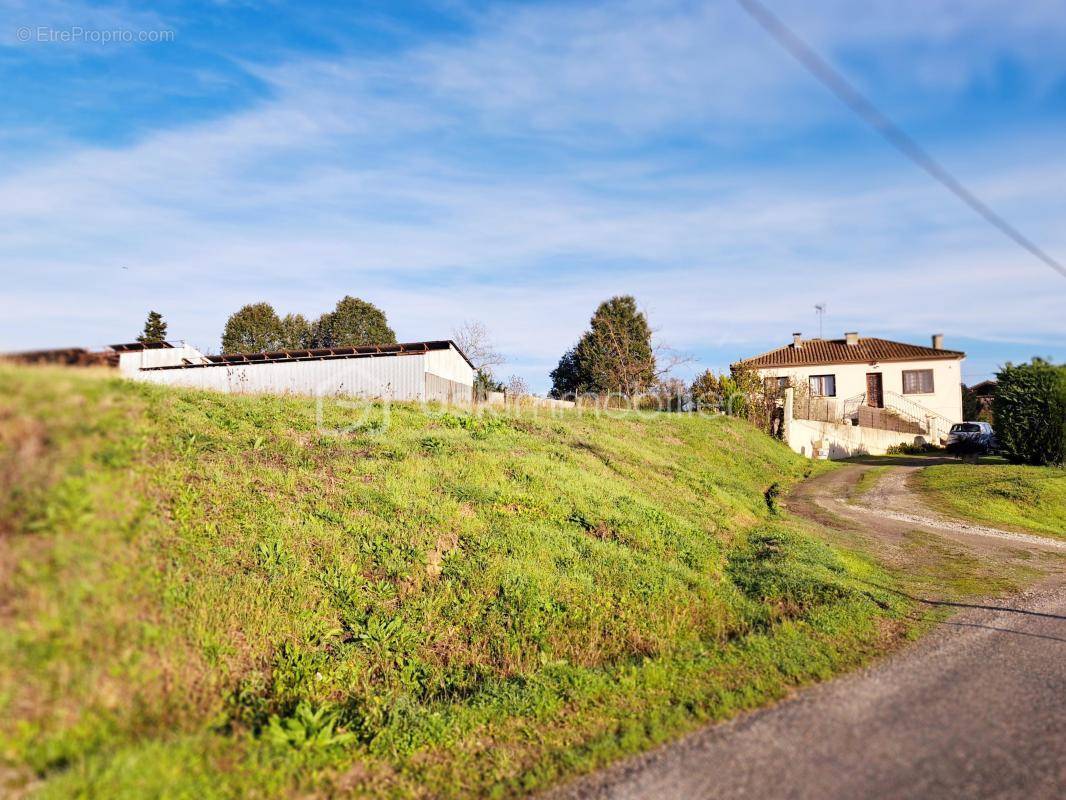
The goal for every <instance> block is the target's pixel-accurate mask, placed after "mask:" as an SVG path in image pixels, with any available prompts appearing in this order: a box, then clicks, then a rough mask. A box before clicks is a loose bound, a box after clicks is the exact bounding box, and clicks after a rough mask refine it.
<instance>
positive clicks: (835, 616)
mask: <svg viewBox="0 0 1066 800" xmlns="http://www.w3.org/2000/svg"><path fill="white" fill-rule="evenodd" d="M360 413H361V412H359V411H357V410H352V409H346V408H344V407H343V406H342V405H341V404H337V403H330V404H327V407H326V408H325V409H324V411H323V413H322V414H321V419H320V420H319V419H318V418H317V412H316V407H315V403H314V402H313V401H312V400H308V399H302V398H278V397H261V398H241V397H230V396H222V395H213V394H207V393H196V392H189V391H181V392H175V391H168V390H165V389H160V388H158V387H151V386H144V385H137V384H130V383H126V382H123V381H121V380H119V379H117V378H114V377H109V376H106V375H103V374H93V373H89V372H75V371H57V370H47V369H40V370H29V369H14V368H9V367H3V368H0V522H2V528H0V570H2V574H0V578H2V580H0V587H3V588H2V589H0V591H2V595H0V711H2V713H0V753H2V756H3V758H4V760H5V761H6V762H7V764H8V767H7V769H6V770H5V772H4V777H3V778H0V780H3V781H6V783H7V788H8V790H9V791H10V790H12V789H16V788H18V787H23V788H25V787H27V786H30V785H31V784H32V785H34V786H35V787H36V788H37V789H38V790H39V791H40V792H41V793H42V795H43V796H64V797H65V796H71V795H75V794H79V793H94V792H96V793H99V792H104V793H105V794H106V795H107V796H109V797H123V796H127V797H143V796H153V795H159V794H161V793H162V792H164V791H166V792H167V796H197V797H225V796H244V795H249V794H253V795H255V794H258V795H261V796H273V795H277V794H296V793H302V792H304V791H306V790H308V789H312V790H318V791H321V792H323V793H331V792H333V793H340V794H344V793H349V792H351V793H373V794H377V795H382V796H425V795H429V794H432V795H434V796H483V795H486V794H496V795H501V794H514V793H521V792H524V791H528V790H531V789H534V788H538V787H541V786H544V785H547V784H548V783H551V782H552V781H555V780H558V779H559V778H560V777H562V776H566V775H568V774H573V773H575V772H580V771H584V770H588V769H591V768H593V767H595V766H597V765H600V764H602V763H605V762H606V761H607V760H610V759H612V758H616V757H618V756H619V755H622V754H624V753H628V752H633V751H635V750H638V749H641V748H644V747H647V746H649V745H650V744H652V743H655V742H658V741H662V740H664V739H666V738H669V737H671V736H675V735H677V734H678V733H679V732H681V731H684V730H686V729H690V728H692V727H694V726H695V725H697V724H700V723H701V722H704V721H706V720H709V719H716V718H722V717H725V716H728V715H730V714H732V713H735V712H736V711H737V710H740V709H743V708H748V707H752V706H754V705H758V704H760V703H764V702H767V701H768V700H770V699H772V698H775V697H779V696H781V695H782V694H784V693H785V692H786V691H788V690H789V688H790V687H793V686H796V685H799V684H801V683H804V682H807V681H810V680H814V679H819V678H824V677H826V676H828V675H830V674H832V673H834V672H836V671H839V670H841V669H844V668H847V667H849V666H852V665H854V664H856V663H859V662H860V661H862V660H863V659H864V658H866V657H868V655H869V654H871V653H873V652H876V651H877V650H878V649H879V648H881V647H883V646H884V644H885V640H886V637H887V636H889V635H890V633H891V631H893V630H895V629H896V628H897V627H898V626H899V624H900V623H898V622H893V621H892V619H893V618H898V617H899V616H900V615H901V613H902V608H901V607H900V606H899V605H898V603H899V601H898V600H897V599H895V596H894V595H892V594H891V593H889V592H887V591H882V590H880V589H875V588H872V587H873V586H874V585H877V586H890V585H891V579H890V578H889V577H888V576H886V575H883V574H880V573H879V572H877V571H876V569H875V568H874V567H872V566H870V565H869V564H867V563H866V562H864V561H862V560H861V559H859V558H858V557H856V556H851V555H847V554H842V553H839V552H836V551H833V550H830V549H829V548H827V547H826V546H824V545H822V544H820V543H818V542H816V541H815V540H813V539H811V538H809V537H807V536H805V535H804V534H803V533H802V530H801V529H800V528H799V527H797V524H796V523H794V522H791V521H789V520H787V519H782V518H779V517H777V516H776V515H775V514H773V513H772V512H771V511H770V509H769V508H768V504H767V502H766V500H765V498H764V493H765V492H766V490H767V489H768V488H769V487H770V486H771V485H772V484H775V483H777V484H780V486H781V487H787V486H788V485H789V484H790V483H791V482H793V481H795V480H798V479H799V478H800V477H802V474H803V471H804V470H806V469H809V465H808V462H806V461H805V460H804V459H801V458H799V457H797V456H795V455H794V454H793V453H791V452H790V451H789V450H788V449H787V448H786V447H784V446H782V445H780V444H779V443H777V442H774V441H771V440H770V439H769V438H767V437H765V436H763V435H762V434H759V433H758V432H756V431H754V430H753V429H751V428H750V427H749V426H747V424H746V423H744V422H741V421H738V420H734V419H726V418H698V417H690V416H687V415H665V414H664V415H654V416H652V415H649V416H646V417H639V418H638V417H611V418H605V417H600V418H596V417H591V416H580V415H577V414H575V413H568V414H566V415H563V416H559V417H555V418H552V417H549V416H545V415H543V414H542V415H541V416H533V415H523V416H518V417H512V418H497V417H491V416H490V417H476V416H471V415H469V414H467V413H464V412H458V411H443V410H441V409H434V410H430V412H428V413H427V412H424V411H420V410H418V409H416V408H410V407H396V406H393V407H392V408H390V409H384V408H381V407H377V408H375V409H373V410H372V411H371V412H370V413H369V415H368V416H366V418H364V419H362V420H361V424H360V426H359V427H358V429H356V430H352V431H348V432H346V433H339V432H337V431H330V430H327V429H329V428H341V427H343V426H351V425H352V424H353V420H355V419H356V418H359V417H360ZM886 620H887V621H886ZM105 789H106V791H104V790H105Z"/></svg>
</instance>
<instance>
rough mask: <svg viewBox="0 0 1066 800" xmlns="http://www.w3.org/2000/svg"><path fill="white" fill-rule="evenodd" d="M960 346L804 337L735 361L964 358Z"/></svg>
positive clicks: (789, 363) (795, 363)
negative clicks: (798, 344) (800, 341)
mask: <svg viewBox="0 0 1066 800" xmlns="http://www.w3.org/2000/svg"><path fill="white" fill-rule="evenodd" d="M965 355H966V354H965V353H963V352H962V351H960V350H937V349H936V348H933V347H922V346H921V345H917V344H906V343H904V342H891V341H889V340H888V339H874V338H871V337H863V338H861V339H859V341H858V344H853V345H849V344H848V343H847V341H846V340H844V339H805V340H804V341H803V346H802V347H796V346H794V345H791V344H788V345H785V346H784V347H779V348H777V349H776V350H771V351H770V352H769V353H763V354H762V355H758V356H752V357H751V358H745V359H744V360H742V361H739V362H737V366H743V367H755V368H758V369H761V368H763V367H802V366H815V365H818V364H869V363H872V362H875V361H920V360H922V359H927V358H928V359H932V358H963V357H964V356H965Z"/></svg>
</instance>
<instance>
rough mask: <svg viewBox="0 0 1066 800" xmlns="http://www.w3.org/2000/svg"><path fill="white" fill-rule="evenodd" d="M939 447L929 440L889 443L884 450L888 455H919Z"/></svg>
mask: <svg viewBox="0 0 1066 800" xmlns="http://www.w3.org/2000/svg"><path fill="white" fill-rule="evenodd" d="M938 449H939V448H938V447H937V446H936V445H935V444H931V443H930V442H902V443H900V444H894V445H890V446H889V448H888V449H887V450H886V451H885V452H886V453H887V454H888V455H890V456H920V455H922V454H924V453H932V452H935V451H936V450H938Z"/></svg>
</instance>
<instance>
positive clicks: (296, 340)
mask: <svg viewBox="0 0 1066 800" xmlns="http://www.w3.org/2000/svg"><path fill="white" fill-rule="evenodd" d="M280 326H281V335H280V344H281V347H282V349H284V350H306V349H308V348H309V347H312V346H313V342H314V334H313V332H312V330H311V323H310V322H308V321H307V319H306V318H305V317H304V315H303V314H286V315H285V316H284V317H282V318H281V322H280Z"/></svg>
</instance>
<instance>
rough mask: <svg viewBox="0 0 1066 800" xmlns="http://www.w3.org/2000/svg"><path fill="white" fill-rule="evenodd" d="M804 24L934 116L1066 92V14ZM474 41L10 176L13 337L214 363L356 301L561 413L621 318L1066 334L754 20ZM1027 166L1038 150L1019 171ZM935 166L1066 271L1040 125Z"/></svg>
mask: <svg viewBox="0 0 1066 800" xmlns="http://www.w3.org/2000/svg"><path fill="white" fill-rule="evenodd" d="M776 5H779V6H780V10H781V13H782V14H783V15H784V16H786V17H787V18H789V19H790V21H793V22H795V24H797V27H799V28H801V29H802V31H803V33H804V35H805V36H809V37H810V38H811V40H812V41H814V42H816V43H817V44H818V45H819V46H820V47H823V48H824V49H825V50H826V51H827V52H830V53H835V54H839V57H841V58H844V59H845V60H846V59H849V58H856V57H857V56H856V54H857V53H866V54H867V57H871V58H872V57H873V56H875V55H877V54H893V56H894V58H893V67H894V69H895V70H897V72H896V73H895V80H896V83H897V85H901V86H904V85H905V86H910V87H911V88H912V90H913V89H914V87H915V86H919V87H920V86H927V87H928V86H932V88H931V89H930V91H933V92H934V93H941V92H956V93H962V94H965V92H967V91H969V88H968V87H972V85H974V83H975V82H976V83H980V82H981V81H982V80H984V79H985V78H984V77H983V76H987V74H988V72H989V70H992V69H994V68H995V63H994V56H993V55H990V52H993V51H994V53H998V54H999V57H1001V58H1008V57H1009V58H1016V59H1018V60H1019V63H1033V64H1037V65H1039V67H1040V70H1042V71H1043V72H1045V73H1054V72H1055V71H1056V70H1057V71H1058V73H1059V74H1061V73H1062V71H1063V70H1064V69H1066V63H1060V62H1066V55H1063V54H1062V53H1061V52H1060V51H1059V49H1057V48H1056V47H1053V46H1052V42H1053V40H1054V39H1055V36H1056V35H1058V36H1059V37H1060V40H1061V35H1062V34H1063V33H1066V31H1063V30H1062V29H1063V28H1064V27H1066V23H1064V22H1063V20H1062V19H1061V15H1059V14H1055V13H1052V11H1053V7H1052V4H1040V3H1035V4H1032V5H1031V6H1029V7H1027V9H1026V10H1025V13H1013V14H1006V13H1005V11H1004V8H1005V6H1004V5H1003V4H1002V3H1000V4H993V3H983V4H976V5H969V4H968V5H967V6H966V7H965V8H962V7H959V6H956V5H955V4H950V3H939V4H937V3H928V4H927V3H922V4H904V5H901V4H899V3H873V4H869V6H868V7H864V9H863V14H862V15H861V18H854V17H855V14H856V12H855V10H854V7H853V6H851V5H847V4H837V5H834V6H831V7H830V8H829V10H828V11H826V10H820V12H819V14H818V15H817V16H812V15H811V13H810V11H809V7H808V6H807V5H806V4H798V3H780V4H776ZM849 15H850V16H849ZM1003 19H1006V20H1007V21H1006V22H1004V23H1002V24H1001V21H1002V20H1003ZM164 22H165V21H164ZM469 22H470V25H471V31H470V32H469V33H467V34H465V35H463V36H462V37H458V38H456V37H452V38H451V39H449V40H448V41H436V40H431V41H428V42H421V41H420V42H418V43H416V44H413V45H411V46H409V47H407V48H406V49H403V50H401V51H396V52H391V53H389V54H381V53H375V54H372V55H368V54H362V55H360V54H355V53H350V54H347V55H344V56H341V57H336V56H331V57H329V58H324V57H322V56H321V54H316V55H308V56H299V57H293V58H290V59H288V60H285V61H282V62H279V63H275V64H272V65H263V64H257V65H252V64H246V65H245V69H246V70H247V72H248V73H249V74H250V75H252V76H253V77H254V78H255V79H256V80H257V81H259V82H261V83H262V84H263V85H264V86H265V87H266V91H265V92H264V99H263V100H262V101H260V102H258V103H255V104H253V105H251V106H250V107H248V108H243V109H240V110H235V111H233V112H232V113H229V114H222V115H219V116H216V117H215V118H213V119H210V120H206V121H202V122H198V123H195V124H184V125H181V126H177V127H171V128H168V129H161V130H156V131H154V132H151V133H148V134H146V135H143V136H141V137H139V138H138V139H137V140H136V141H134V142H132V143H128V144H122V145H118V146H115V145H113V144H82V145H78V146H75V147H69V143H68V146H67V147H65V148H63V149H62V150H59V149H56V150H54V151H52V152H51V153H49V154H46V155H44V156H40V157H38V158H37V159H36V160H35V161H34V162H32V163H29V164H27V165H25V166H23V167H22V168H21V169H19V170H17V171H15V172H13V173H9V177H7V178H6V179H5V180H4V181H3V182H2V183H0V259H2V263H4V264H5V265H6V267H5V269H6V271H7V273H8V278H7V280H6V281H5V286H4V288H3V289H0V293H2V295H3V297H4V302H5V307H6V309H7V313H5V315H4V318H3V319H2V320H0V337H2V338H0V341H2V342H3V345H4V346H7V347H21V346H35V345H47V344H64V343H69V342H79V341H93V342H103V341H107V340H112V339H122V338H126V337H128V336H129V335H130V334H131V333H132V332H134V330H135V329H136V326H137V325H138V324H139V322H140V318H141V317H143V314H144V312H145V310H146V309H147V308H148V307H149V306H151V307H158V308H160V310H163V311H164V312H165V313H166V314H167V316H168V318H169V319H170V320H171V330H172V332H173V333H174V334H176V335H178V336H184V337H185V338H187V339H189V340H191V341H194V342H197V343H199V344H202V345H207V346H213V345H215V344H216V343H217V336H218V331H219V330H220V329H221V327H222V324H223V322H224V320H225V317H226V315H227V314H228V313H230V312H231V311H232V310H234V309H235V308H236V307H237V306H239V305H240V304H242V303H244V302H249V301H253V300H258V299H267V300H270V301H271V302H274V303H275V304H276V305H277V306H278V307H279V308H281V309H282V310H297V311H302V312H304V313H317V312H319V311H321V310H324V309H325V308H326V307H328V306H329V305H331V304H332V303H333V302H334V301H335V299H336V298H337V297H338V296H340V295H341V294H344V293H349V292H350V293H356V294H360V295H362V296H365V297H367V298H368V299H371V300H373V301H374V302H377V303H379V304H380V305H382V306H383V307H384V308H386V310H387V311H388V313H389V316H390V319H391V320H392V321H393V322H394V326H395V327H396V328H397V330H398V332H399V333H400V334H401V336H404V337H409V338H417V337H432V336H440V335H445V334H446V333H447V331H448V330H450V328H451V327H452V326H453V325H454V324H456V323H457V322H459V321H461V320H462V319H465V318H480V319H483V320H485V321H486V323H488V324H489V325H490V327H491V328H492V329H493V330H495V331H496V332H497V334H498V336H499V337H500V340H501V345H502V346H503V347H504V348H505V349H506V350H507V351H508V352H509V353H511V354H512V356H513V362H514V364H515V365H516V369H525V370H529V372H528V377H530V378H531V379H532V380H533V381H534V385H537V386H541V387H542V386H543V380H544V372H545V371H546V370H544V365H550V364H551V362H552V361H553V360H554V359H555V358H557V357H558V354H559V353H560V352H561V351H562V349H563V348H565V347H567V346H568V345H569V344H571V343H572V341H573V339H574V338H576V336H577V335H578V334H579V332H580V330H581V328H582V326H583V325H584V324H585V322H586V320H587V317H588V315H589V313H590V312H591V310H592V308H593V307H594V306H595V304H596V303H597V302H598V301H599V300H601V299H603V298H604V297H605V296H607V295H609V294H611V293H614V292H632V293H636V294H637V295H638V297H639V299H640V300H641V301H642V302H643V303H644V304H645V305H646V306H647V307H648V309H649V311H650V312H651V314H652V316H653V319H654V321H656V322H657V323H658V324H659V325H660V326H661V329H662V331H661V334H662V336H663V337H664V338H665V339H668V340H669V341H671V342H672V343H673V344H675V345H677V346H680V347H684V348H686V349H689V350H692V351H695V352H697V353H698V352H702V351H710V350H715V349H716V348H719V347H721V346H722V345H724V344H728V343H735V344H736V349H737V354H738V355H739V354H741V353H743V352H745V347H746V346H747V345H746V343H750V342H754V341H765V340H775V339H779V338H780V337H781V335H782V332H783V331H789V330H791V329H793V328H794V327H797V326H800V327H802V323H803V322H804V320H810V318H811V313H810V306H811V305H812V304H813V303H814V302H816V301H819V300H828V301H829V303H830V307H831V313H832V322H833V324H834V325H836V326H837V327H844V326H848V327H860V328H862V329H863V330H878V331H880V332H882V333H892V332H899V333H900V335H905V334H909V333H912V332H914V331H930V329H931V328H933V327H936V328H938V329H943V330H944V331H945V332H947V333H948V334H949V335H951V334H954V335H956V336H962V335H965V334H967V333H973V332H975V330H978V329H979V331H980V333H981V335H983V336H986V337H1015V338H1017V339H1021V340H1025V339H1034V338H1035V339H1036V340H1040V339H1045V340H1054V341H1058V340H1061V339H1062V336H1063V334H1064V333H1066V320H1064V319H1063V318H1062V315H1061V314H1059V313H1057V309H1058V308H1060V307H1061V305H1062V301H1063V299H1066V284H1064V283H1063V282H1062V280H1061V278H1058V277H1057V276H1054V275H1053V274H1051V273H1050V272H1048V271H1047V270H1046V268H1043V267H1041V266H1040V265H1039V264H1034V263H1032V262H1031V261H1030V260H1029V259H1028V257H1027V256H1025V254H1023V253H1020V252H1018V251H1017V250H1015V249H1012V247H1011V246H1010V245H1009V244H1008V243H1005V242H1003V241H1001V240H1000V239H999V238H998V236H997V234H996V233H995V232H994V231H990V230H989V229H987V228H986V227H985V226H983V225H982V224H981V223H980V222H979V221H978V220H976V219H975V218H973V217H972V215H971V214H970V212H969V211H968V210H966V209H965V208H961V207H959V206H958V205H957V204H956V203H955V201H954V200H953V199H952V198H950V197H948V196H945V195H944V194H943V193H942V192H941V191H940V190H939V189H938V187H936V186H933V185H930V184H929V183H928V182H927V181H926V179H925V178H924V177H923V176H921V175H920V174H917V173H916V172H914V171H913V170H912V169H911V168H910V167H909V166H908V165H907V164H906V163H903V162H901V161H900V160H898V158H897V157H896V156H895V154H894V153H891V152H886V151H885V150H884V149H883V148H882V147H881V145H880V143H878V142H876V141H874V140H873V139H872V138H871V137H868V136H867V134H866V133H865V132H863V131H862V130H861V128H859V127H858V124H857V123H855V122H854V121H853V120H851V119H849V118H848V117H847V116H846V115H845V113H844V112H842V111H841V110H840V109H839V108H837V106H836V105H835V104H834V101H832V99H831V98H828V97H826V96H825V95H824V93H822V92H821V91H820V89H819V87H817V86H816V85H813V84H812V83H811V82H810V80H809V79H808V78H807V77H806V76H805V75H804V74H803V73H802V72H799V71H798V70H797V69H796V68H795V67H794V66H793V65H791V64H790V63H789V62H788V61H787V58H786V57H784V56H783V55H782V54H780V53H778V52H776V51H775V50H774V49H773V46H772V45H771V44H770V43H768V42H767V41H766V40H765V38H763V37H761V36H760V33H759V31H758V30H757V29H755V28H754V27H753V26H752V25H751V24H750V22H749V21H748V20H746V18H744V17H743V16H741V15H740V14H739V12H738V11H737V10H736V9H735V8H734V7H733V6H731V5H730V4H707V5H704V4H689V3H631V4H623V5H618V4H610V5H595V6H587V7H578V8H571V7H569V6H567V7H565V8H564V7H561V6H554V7H550V8H543V7H532V8H526V7H517V8H516V7H505V8H503V9H502V10H492V11H489V12H487V13H483V12H476V13H472V15H471V17H470V18H469ZM1055 31H1058V33H1057V34H1056V33H1055ZM990 42H995V43H996V46H995V47H994V48H991V50H989V47H987V46H985V45H989V43H990ZM902 53H906V54H907V57H906V58H900V57H899V56H900V54H902ZM946 53H950V54H951V61H952V65H953V66H951V67H948V66H944V65H943V64H942V62H943V61H944V60H945V59H946V58H947V55H945V54H946ZM886 58H887V56H886ZM1036 71H1039V70H1034V72H1036ZM858 74H859V78H860V79H861V80H863V81H866V82H868V83H870V84H873V85H875V86H876V85H880V84H881V83H882V82H884V81H885V78H884V76H883V75H881V74H880V72H879V70H878V69H864V70H861V71H860V72H859V73H858ZM1041 91H1044V89H1041ZM893 102H895V100H893ZM912 104H913V103H911V102H908V103H907V104H905V105H907V106H910V105H912ZM931 113H932V111H931V110H930V109H929V108H925V107H923V108H920V109H919V111H918V112H916V115H917V117H919V118H922V119H927V118H928V117H929V116H930V115H931ZM826 140H828V141H835V142H837V143H838V144H836V145H832V144H831V145H829V146H826V145H825V144H822V142H824V141H826ZM1020 141H1024V142H1025V143H1026V146H1027V148H1028V149H1027V150H1026V152H1024V153H1021V154H1020V153H1019V151H1018V150H1017V149H1014V150H1011V149H1007V148H1005V147H1003V145H1004V143H1005V142H1010V143H1013V144H1014V146H1015V147H1017V143H1018V142H1020ZM936 145H937V146H938V147H940V148H941V149H948V148H950V153H949V154H948V155H947V158H948V160H949V161H950V163H951V165H952V167H953V168H955V169H956V170H957V171H959V172H960V173H961V174H963V175H964V176H965V177H966V178H967V180H969V181H971V183H972V184H973V185H975V186H976V188H977V189H978V190H979V191H980V192H981V193H982V194H983V195H984V196H986V197H987V198H988V199H989V200H990V201H991V202H993V204H995V205H997V206H998V207H1000V208H1001V209H1002V210H1003V211H1004V212H1005V213H1008V215H1013V217H1014V218H1015V219H1018V220H1021V221H1023V222H1024V227H1026V229H1027V230H1028V231H1030V232H1031V234H1032V235H1033V236H1035V237H1038V238H1039V239H1040V240H1041V241H1042V242H1043V243H1044V244H1045V246H1047V247H1048V248H1051V249H1056V248H1057V249H1058V250H1059V251H1060V252H1061V251H1062V250H1063V249H1066V240H1064V239H1063V237H1062V234H1061V233H1060V226H1059V224H1058V220H1060V219H1061V215H1062V213H1063V211H1064V210H1066V209H1064V205H1066V201H1063V200H1062V199H1061V197H1060V194H1061V193H1060V191H1059V187H1060V186H1061V179H1062V176H1063V172H1064V171H1066V157H1064V156H1062V155H1061V153H1060V152H1059V150H1060V148H1059V147H1058V145H1057V144H1056V143H1055V141H1054V139H1049V138H1048V137H1047V135H1046V134H1045V132H1044V131H1043V129H1042V127H1041V125H1040V124H1039V123H1037V124H1035V125H1030V126H1027V127H1025V128H1024V129H1023V130H1020V131H1010V132H1007V133H1003V132H1001V131H992V132H990V133H989V134H987V135H986V136H985V137H984V138H982V139H979V140H975V139H974V138H973V137H968V136H965V135H962V134H961V133H960V134H957V135H951V136H948V135H941V136H940V138H939V140H938V141H937V142H936ZM1037 161H1039V164H1040V166H1039V168H1034V167H1033V166H1032V164H1033V163H1036V162H1037ZM122 267H127V269H122ZM930 332H931V331H930Z"/></svg>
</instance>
